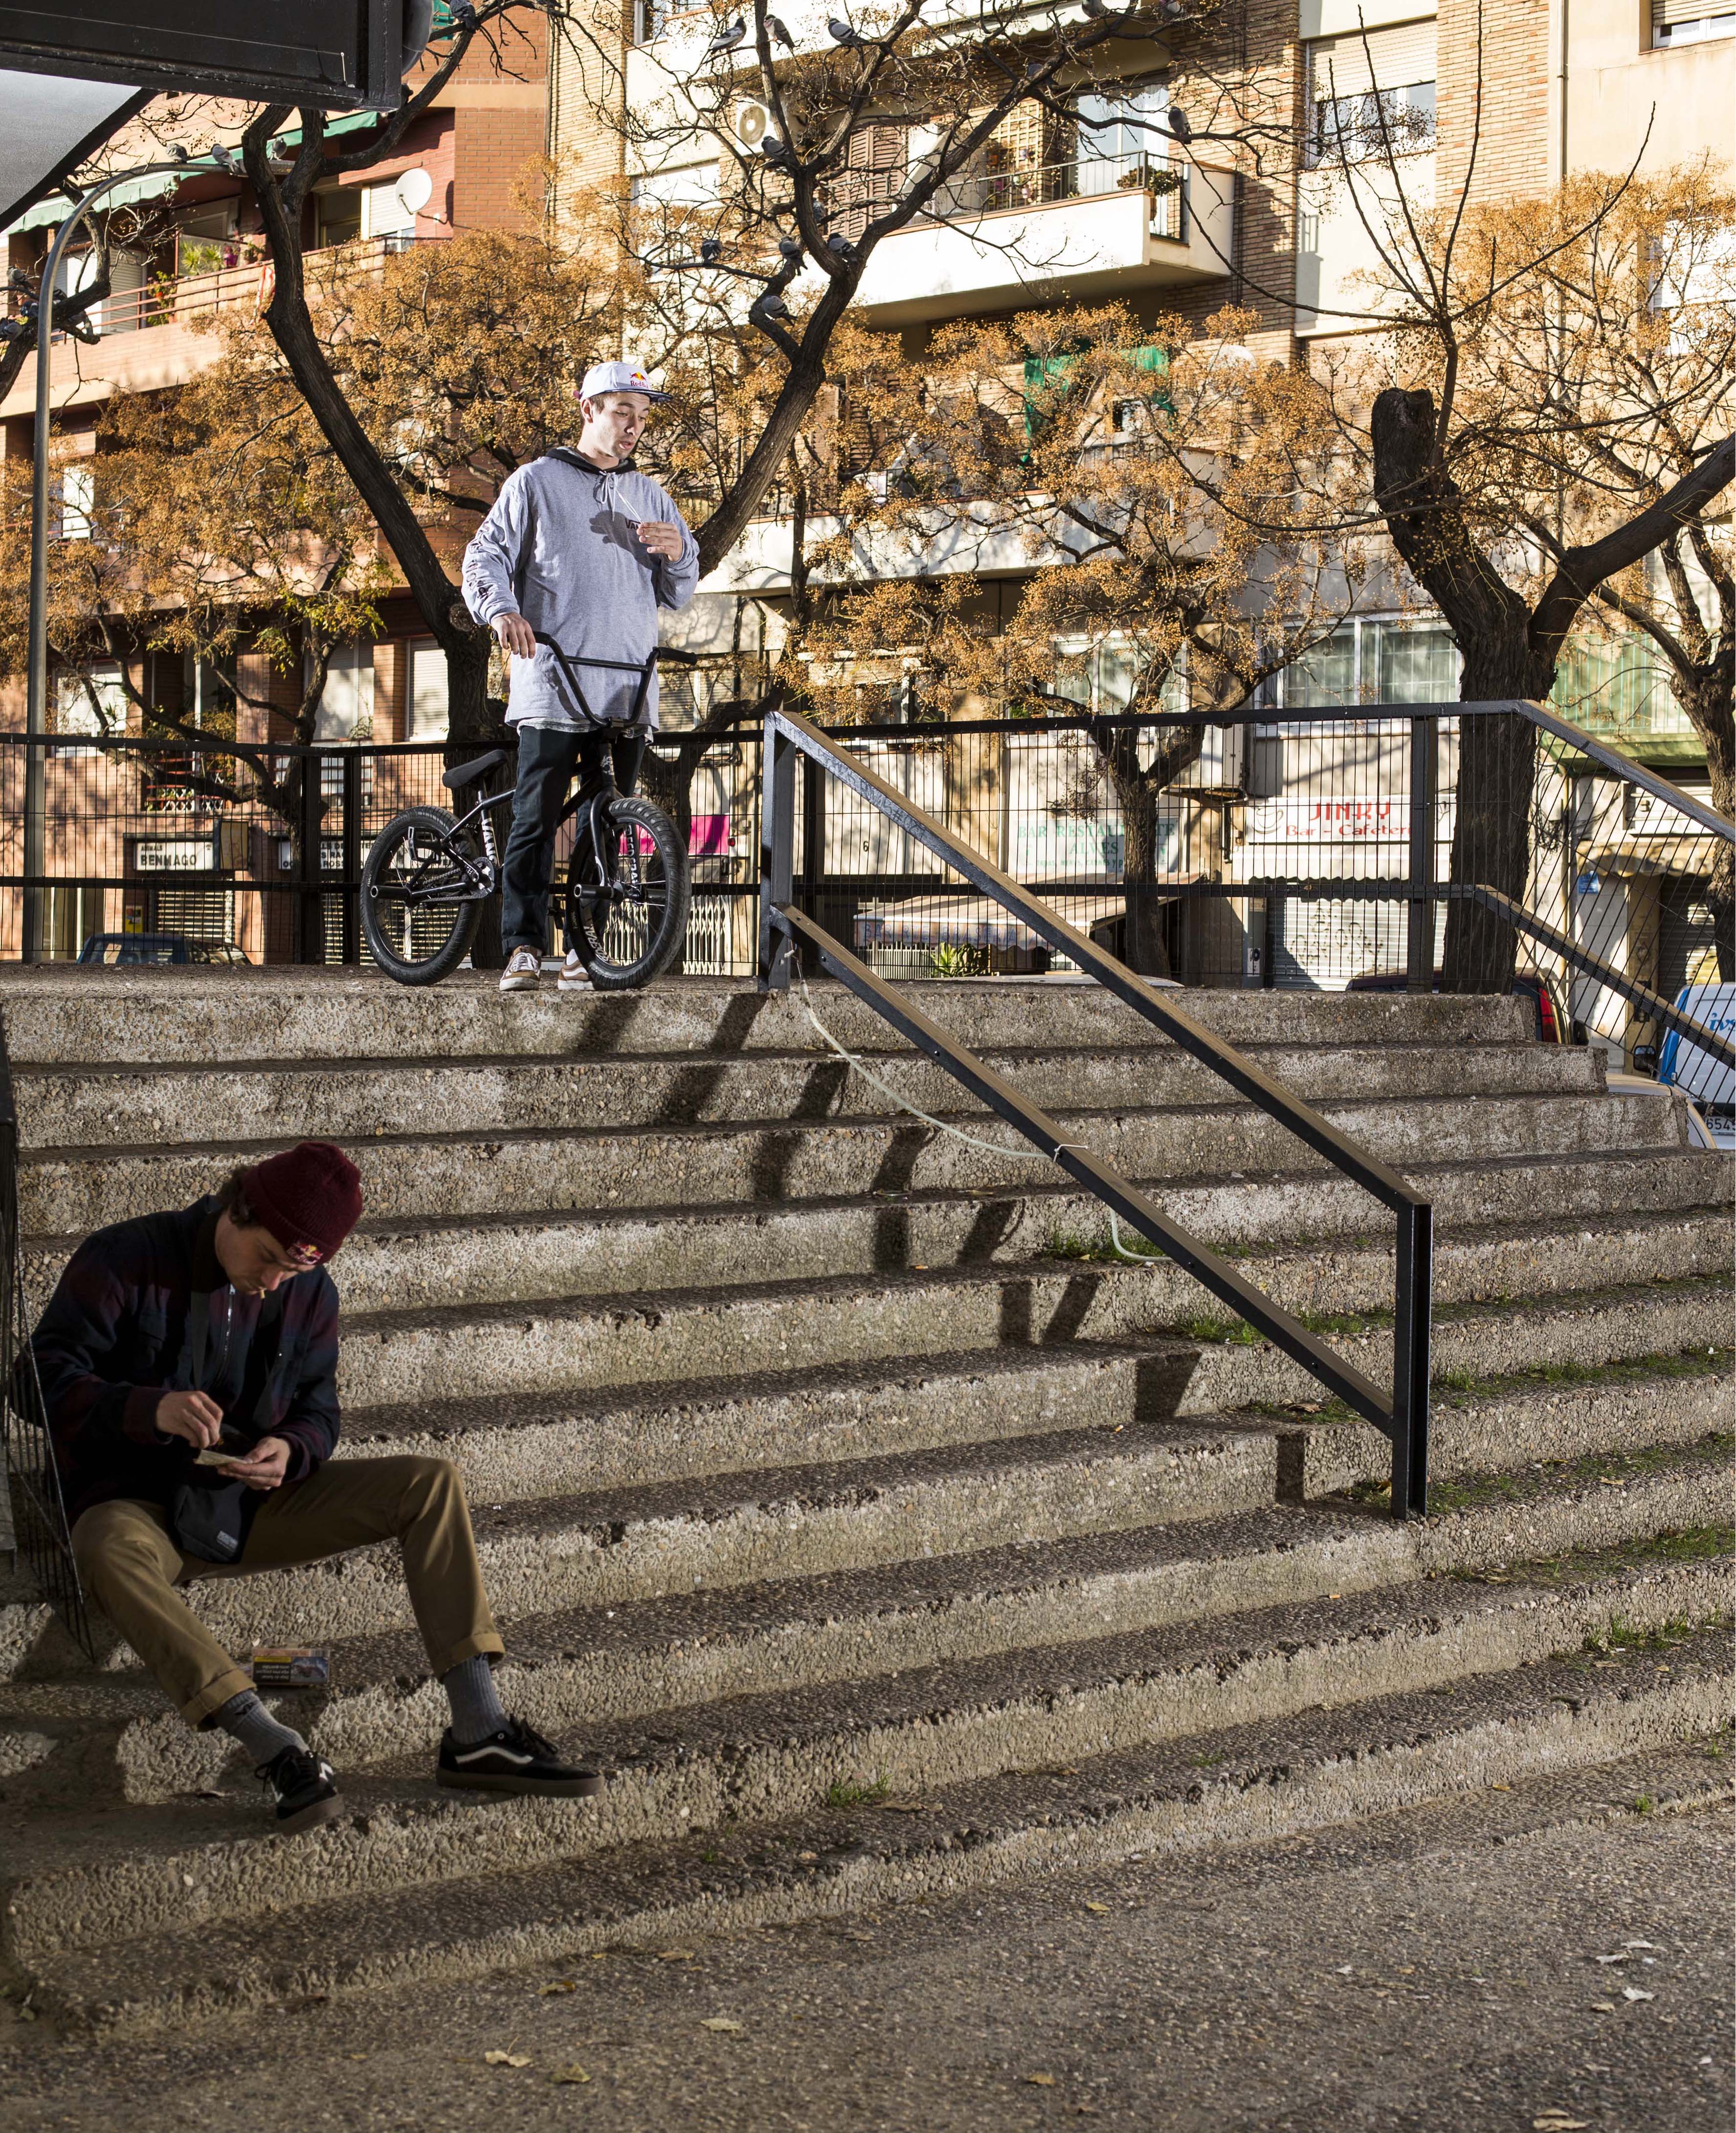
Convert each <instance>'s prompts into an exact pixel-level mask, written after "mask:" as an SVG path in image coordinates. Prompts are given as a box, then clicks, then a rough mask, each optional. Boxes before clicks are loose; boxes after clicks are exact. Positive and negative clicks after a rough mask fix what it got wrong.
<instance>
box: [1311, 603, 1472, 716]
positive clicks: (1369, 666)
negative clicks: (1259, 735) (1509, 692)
mask: <svg viewBox="0 0 1736 2133" xmlns="http://www.w3.org/2000/svg"><path fill="white" fill-rule="evenodd" d="M1280 681H1281V684H1282V692H1283V700H1284V701H1285V702H1286V704H1306V705H1315V706H1324V705H1333V704H1343V705H1347V706H1349V705H1355V704H1358V703H1381V704H1450V703H1455V702H1456V701H1458V696H1459V654H1458V651H1457V649H1456V648H1455V645H1454V643H1453V637H1452V633H1451V631H1450V630H1449V629H1448V628H1446V627H1445V624H1440V623H1407V622H1397V621H1392V622H1347V623H1345V624H1344V625H1343V627H1342V628H1338V629H1335V630H1334V632H1333V633H1332V634H1331V636H1330V637H1329V638H1326V639H1325V642H1324V643H1320V644H1316V645H1315V646H1314V647H1313V648H1312V649H1311V650H1310V651H1308V652H1304V653H1303V655H1302V657H1301V658H1300V659H1298V660H1297V661H1296V664H1295V665H1294V666H1293V667H1288V668H1287V669H1286V671H1285V672H1284V673H1283V674H1282V676H1280Z"/></svg>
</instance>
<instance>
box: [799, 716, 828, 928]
mask: <svg viewBox="0 0 1736 2133" xmlns="http://www.w3.org/2000/svg"><path fill="white" fill-rule="evenodd" d="M801 778H802V784H801V908H802V910H803V911H804V912H805V913H806V915H807V916H808V917H810V918H811V919H813V920H814V921H815V922H816V923H818V922H819V918H820V874H821V872H822V871H823V869H824V868H825V851H826V774H825V771H824V770H822V769H821V768H820V765H819V764H818V763H810V762H809V761H808V760H807V758H805V757H804V758H802V763H801Z"/></svg>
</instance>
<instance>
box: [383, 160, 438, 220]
mask: <svg viewBox="0 0 1736 2133" xmlns="http://www.w3.org/2000/svg"><path fill="white" fill-rule="evenodd" d="M393 190H395V191H396V192H397V197H398V205H399V206H400V207H402V209H403V210H404V212H405V213H406V214H421V211H422V209H424V208H425V207H426V206H427V205H428V203H429V201H430V200H432V199H433V198H434V181H433V179H432V178H430V176H429V175H428V173H427V172H426V171H405V173H404V175H403V176H402V177H401V178H400V179H399V180H398V181H397V185H396V186H395V187H394V189H393Z"/></svg>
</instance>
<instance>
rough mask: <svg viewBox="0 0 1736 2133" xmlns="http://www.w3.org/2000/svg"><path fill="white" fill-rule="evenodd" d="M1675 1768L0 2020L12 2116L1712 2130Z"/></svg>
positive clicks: (1712, 1754) (1210, 2131)
mask: <svg viewBox="0 0 1736 2133" xmlns="http://www.w3.org/2000/svg"><path fill="white" fill-rule="evenodd" d="M1692 1752H1693V1753H1695V1754H1699V1753H1700V1751H1692ZM1696 1767H1697V1768H1698V1769H1699V1770H1700V1771H1701V1772H1703V1775H1701V1776H1700V1777H1698V1778H1697V1779H1696V1780H1695V1782H1692V1783H1690V1784H1686V1786H1684V1785H1680V1784H1678V1785H1673V1786H1670V1785H1664V1786H1660V1789H1659V1791H1658V1792H1657V1794H1655V1795H1654V1794H1651V1793H1648V1792H1647V1791H1645V1790H1643V1789H1641V1788H1643V1787H1644V1786H1646V1785H1647V1784H1659V1779H1658V1776H1657V1769H1656V1767H1655V1760H1654V1765H1653V1766H1651V1767H1649V1768H1648V1767H1642V1763H1641V1762H1640V1761H1636V1763H1635V1764H1633V1765H1607V1766H1605V1767H1604V1769H1600V1770H1593V1771H1582V1772H1574V1773H1568V1774H1565V1775H1562V1776H1559V1777H1556V1778H1551V1779H1541V1780H1538V1781H1536V1783H1534V1784H1529V1785H1526V1786H1522V1787H1520V1788H1517V1789H1516V1790H1515V1791H1513V1792H1512V1793H1505V1794H1503V1793H1495V1792H1488V1793H1483V1794H1471V1795H1469V1796H1467V1797H1465V1798H1461V1799H1458V1800H1455V1801H1451V1802H1448V1803H1442V1804H1439V1805H1435V1806H1433V1807H1430V1808H1421V1809H1416V1810H1412V1811H1411V1812H1409V1813H1402V1814H1395V1815H1392V1816H1388V1817H1387V1818H1383V1819H1381V1820H1379V1821H1375V1822H1366V1823H1362V1824H1359V1825H1356V1826H1354V1827H1344V1828H1340V1829H1334V1830H1329V1831H1325V1832H1318V1833H1316V1834H1315V1835H1313V1836H1311V1837H1296V1838H1289V1839H1286V1840H1283V1841H1280V1842H1271V1843H1267V1844H1262V1845H1254V1846H1243V1847H1238V1848H1235V1849H1233V1850H1206V1851H1196V1852H1193V1853H1190V1854H1186V1855H1181V1856H1167V1857H1153V1858H1145V1859H1140V1860H1134V1861H1128V1862H1126V1863H1125V1864H1123V1865H1122V1866H1118V1867H1116V1868H1113V1869H1093V1870H1090V1871H1077V1872H1072V1873H1069V1874H1065V1875H1048V1876H1044V1877H1039V1878H1034V1879H1032V1880H1028V1881H1025V1882H1022V1883H1018V1884H1012V1885H1003V1886H1001V1887H998V1888H994V1889H991V1890H986V1891H984V1890H974V1891H972V1892H971V1893H969V1895H960V1896H959V1897H957V1898H954V1899H936V1900H933V1901H930V1902H926V1903H911V1904H899V1905H896V1906H887V1907H885V1908H882V1909H880V1910H879V1911H878V1912H876V1913H874V1914H872V1915H860V1914H858V1915H854V1916H850V1917H846V1918H840V1919H836V1920H828V1921H825V1922H822V1923H817V1924H803V1925H800V1926H795V1927H790V1928H777V1929H767V1930H759V1931H755V1932H753V1933H743V1934H740V1935H736V1936H732V1937H730V1938H721V1939H717V1940H713V1941H699V1942H696V1943H693V1944H692V1945H690V1946H684V1947H682V1948H663V1949H659V1948H631V1949H629V1948H623V1949H618V1950H613V1951H610V1952H607V1953H604V1954H603V1955H602V1956H600V1957H583V1958H581V1959H576V1960H575V1961H574V1962H572V1963H570V1964H569V1965H567V1966H565V1967H542V1968H539V1969H537V1970H535V1971H529V1972H517V1973H512V1974H498V1975H496V1976H494V1977H490V1978H488V1979H484V1980H483V1981H478V1982H475V1983H470V1984H463V1985H457V1986H453V1985H444V1986H430V1985H426V1984H424V1985H419V1986H415V1987H406V1988H405V1989H404V1990H402V1991H398V1992H396V1993H389V1994H377V1995H374V1996H369V1997H367V1998H359V1999H356V2000H353V2001H344V2000H334V2001H331V2002H329V2003H326V2002H318V2003H309V2002H305V2001H303V2002H300V2003H296V2002H291V2003H286V2004H285V2005H281V2006H279V2007H277V2008H276V2009H274V2010H271V2011H269V2012H268V2013H267V2014H265V2015H254V2016H253V2017H252V2018H251V2019H249V2020H247V2021H246V2022H245V2023H243V2021H241V2020H239V2019H237V2020H233V2021H231V2022H228V2023H225V2022H214V2023H212V2024H209V2025H204V2026H203V2027H201V2028H200V2029H196V2030H189V2031H186V2032H184V2033H180V2034H174V2033H170V2034H164V2033H161V2032H159V2033H153V2034H148V2035H145V2036H142V2037H137V2038H130V2039H94V2040H93V2039H89V2038H82V2039H80V2038H65V2037H61V2036H59V2035H57V2034H55V2032H54V2031H53V2029H52V2028H51V2026H50V2025H49V2024H47V2023H46V2022H32V2021H31V2020H29V2019H28V2018H27V2015H25V2014H23V2013H22V2012H21V2010H20V2009H19V2008H18V2006H17V2002H16V2001H7V2003H5V2008H4V2013H3V2015H0V2097H4V2098H5V2099H6V2100H5V2101H4V2102H0V2126H4V2128H5V2129H6V2133H37V2129H46V2128H50V2127H65V2126H74V2127H87V2126H88V2127H91V2128H96V2127H99V2126H100V2127H103V2128H104V2129H107V2128H108V2127H111V2126H113V2125H115V2124H116V2123H123V2124H125V2125H126V2126H127V2127H128V2128H129V2133H155V2129H157V2128H165V2129H168V2128H174V2129H182V2128H185V2129H192V2133H204V2129H207V2128H209V2129H212V2133H216V2129H219V2128H221V2129H224V2133H233V2129H234V2128H235V2127H237V2126H244V2127H248V2128H249V2129H257V2133H276V2130H277V2129H278V2128H290V2127H303V2126H306V2127H327V2126H330V2127H368V2128H374V2127H380V2128H385V2127H416V2128H419V2129H420V2128H446V2127H454V2128H455V2127H462V2126H474V2125H482V2126H486V2128H487V2129H488V2133H516V2129H521V2128H522V2129H536V2133H541V2129H544V2128H554V2127H561V2128H565V2127H573V2126H583V2127H585V2128H587V2129H589V2128H596V2129H604V2130H605V2133H677V2129H679V2133H712V2129H715V2133H784V2129H788V2133H839V2129H840V2128H848V2127H851V2126H863V2127H874V2128H882V2127H884V2128H889V2129H898V2133H903V2130H904V2129H909V2133H1024V2129H1027V2128H1030V2129H1041V2128H1049V2127H1057V2126H1075V2125H1094V2124H1100V2125H1103V2126H1123V2127H1137V2128H1140V2129H1142V2133H1146V2130H1147V2129H1149V2130H1150V2133H1170V2129H1175V2133H1196V2129H1197V2133H1243V2129H1249V2130H1250V2133H1251V2129H1256V2128H1258V2129H1260V2133H1302V2129H1307V2133H1314V2129H1320V2133H1327V2129H1332V2133H1342V2129H1363V2128H1373V2129H1381V2133H1385V2130H1386V2129H1388V2128H1391V2129H1407V2130H1408V2129H1411V2128H1416V2129H1419V2133H1421V2129H1427V2133H1508V2129H1513V2133H1520V2129H1529V2130H1531V2133H1574V2129H1576V2128H1585V2129H1587V2133H1653V2129H1656V2133H1702V2130H1704V2133H1714V2129H1715V2133H1728V2129H1729V2126H1730V2125H1731V2123H1732V2117H1733V2111H1732V2089H1731V2061H1730V2049H1729V2047H1730V2035H1729V2030H1730V1982H1731V1955H1730V1945H1729V1943H1730V1924H1731V1903H1730V1891H1731V1864H1732V1861H1731V1851H1732V1832H1731V1818H1730V1813H1729V1806H1728V1803H1727V1801H1725V1800H1724V1798H1722V1797H1721V1796H1720V1795H1719V1794H1717V1793H1715V1792H1712V1793H1710V1794H1709V1788H1710V1787H1712V1786H1715V1785H1717V1784H1719V1783H1720V1782H1721V1780H1722V1779H1723V1778H1724V1775H1725V1774H1728V1772H1729V1769H1730V1768H1731V1765H1730V1760H1729V1756H1728V1753H1727V1752H1726V1754H1725V1755H1724V1758H1723V1760H1722V1761H1721V1764H1720V1761H1719V1756H1718V1752H1717V1750H1715V1749H1714V1750H1710V1751H1706V1752H1705V1755H1704V1760H1703V1761H1702V1762H1701V1763H1700V1765H1698V1766H1695V1765H1693V1764H1692V1763H1691V1762H1690V1761H1689V1760H1687V1759H1686V1758H1684V1757H1683V1756H1677V1757H1676V1758H1675V1759H1674V1764H1673V1768H1674V1769H1675V1771H1676V1774H1677V1775H1678V1776H1679V1775H1680V1774H1681V1771H1682V1769H1685V1768H1686V1769H1689V1770H1690V1774H1692V1773H1693V1772H1694V1771H1695V1769H1696ZM1672 1793H1673V1794H1674V1797H1673V1798H1671V1797H1668V1796H1667V1795H1669V1794H1672ZM1600 1958H1602V1959H1601V1960H1600Z"/></svg>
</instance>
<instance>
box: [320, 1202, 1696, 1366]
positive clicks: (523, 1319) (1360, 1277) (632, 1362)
mask: <svg viewBox="0 0 1736 2133" xmlns="http://www.w3.org/2000/svg"><path fill="white" fill-rule="evenodd" d="M1728 1258H1729V1218H1728V1216H1726V1215H1725V1214H1724V1213H1723V1212H1722V1211H1718V1210H1690V1211H1687V1212H1686V1213H1683V1214H1669V1215H1657V1216H1629V1217H1622V1216H1606V1217H1604V1218H1602V1219H1601V1220H1599V1221H1595V1222H1592V1221H1587V1222H1581V1223H1527V1224H1519V1225H1488V1226H1487V1227H1483V1228H1479V1229H1471V1230H1461V1231H1459V1232H1456V1233H1455V1234H1452V1235H1449V1236H1448V1237H1446V1238H1445V1240H1443V1241H1442V1243H1441V1245H1440V1247H1439V1249H1437V1251H1436V1254H1435V1298H1436V1299H1437V1304H1438V1307H1440V1308H1446V1307H1450V1306H1451V1305H1453V1304H1455V1303H1458V1302H1470V1301H1484V1300H1492V1299H1493V1300H1499V1299H1502V1298H1512V1299H1517V1298H1529V1297H1532V1296H1536V1297H1548V1296H1551V1295H1553V1294H1560V1293H1567V1292H1570V1291H1572V1290H1575V1289H1589V1288H1608V1287H1616V1286H1620V1285H1623V1283H1625V1282H1627V1281H1628V1280H1629V1279H1631V1278H1632V1277H1633V1274H1635V1273H1636V1272H1637V1271H1639V1270H1640V1269H1644V1270H1645V1271H1646V1272H1647V1274H1649V1275H1651V1277H1652V1278H1654V1279H1670V1278H1681V1277H1684V1276H1695V1275H1703V1276H1709V1277H1715V1276H1716V1275H1718V1274H1719V1273H1721V1272H1722V1271H1723V1270H1724V1267H1725V1266H1726V1265H1727V1264H1728ZM1240 1264H1241V1266H1242V1268H1243V1271H1245V1272H1246V1274H1248V1278H1250V1280H1252V1281H1253V1283H1255V1284H1256V1285H1257V1286H1258V1288H1260V1289H1261V1290H1262V1292H1263V1293H1266V1294H1267V1295H1268V1296H1271V1297H1272V1298H1275V1299H1276V1300H1277V1302H1280V1303H1282V1304H1283V1305H1284V1306H1285V1307H1286V1308H1288V1309H1289V1310H1291V1311H1292V1312H1297V1313H1300V1314H1311V1313H1326V1314H1330V1316H1331V1317H1334V1318H1337V1317H1342V1316H1343V1315H1344V1314H1346V1313H1354V1312H1368V1311H1376V1312H1383V1311H1386V1310H1388V1309H1390V1307H1391V1304H1392V1254H1391V1249H1390V1247H1389V1246H1388V1245H1387V1244H1386V1242H1385V1240H1383V1239H1379V1238H1378V1237H1377V1239H1376V1240H1373V1241H1371V1240H1369V1239H1368V1238H1366V1237H1354V1238H1341V1239H1334V1240H1322V1241H1319V1242H1316V1243H1315V1244H1313V1245H1303V1246H1301V1247H1298V1248H1296V1249H1287V1250H1286V1249H1278V1248H1272V1247H1262V1248H1260V1249H1256V1250H1252V1251H1249V1252H1248V1253H1247V1254H1245V1255H1244V1256H1243V1259H1241V1261H1240ZM1227 1317H1228V1314H1227V1313H1226V1312H1224V1308H1223V1307H1222V1306H1220V1305H1219V1304H1217V1303H1216V1302H1214V1300H1213V1299H1212V1298H1210V1297H1209V1295H1208V1294H1207V1293H1206V1292H1205V1291H1204V1290H1203V1289H1201V1288H1200V1285H1199V1284H1198V1283H1196V1282H1195V1280H1194V1279H1193V1278H1192V1277H1191V1276H1190V1275H1189V1274H1185V1272H1183V1270H1182V1269H1181V1268H1180V1266H1179V1265H1177V1264H1176V1262H1174V1261H1173V1260H1170V1259H1160V1260H1157V1261H1155V1262H1154V1263H1153V1264H1151V1265H1149V1266H1133V1265H1129V1264H1125V1263H1121V1262H1117V1263H1115V1264H1103V1263H1101V1262H1096V1261H1090V1262H1077V1261H1071V1262H1070V1261H1066V1260H1058V1259H1051V1260H1047V1261H1033V1262H1029V1263H1027V1264H1023V1265H1016V1266H1010V1267H1000V1266H995V1265H992V1264H991V1265H988V1266H979V1265H970V1266H964V1267H959V1268H952V1269H927V1270H922V1271H916V1270H912V1271H911V1272H909V1273H905V1274H899V1273H896V1272H884V1273H880V1274H865V1275H839V1276H836V1277H834V1278H827V1279H819V1280H805V1281H795V1282H774V1283H738V1284H737V1285H735V1286H734V1287H731V1288H703V1289H700V1288H686V1289H666V1290H662V1291H652V1292H649V1293H645V1292H642V1293H638V1294H619V1295H611V1296H604V1297H586V1296H574V1297H566V1298H545V1299H538V1300H531V1301H525V1302H506V1303H488V1304H476V1305H464V1306H459V1307H452V1308H448V1309H431V1310H421V1311H415V1310H411V1311H378V1312H353V1313H347V1314H346V1317H345V1323H344V1348H343V1353H342V1355H341V1358H340V1360H339V1372H338V1384H339V1392H340V1394H341V1395H342V1398H343V1400H344V1406H345V1408H361V1407H384V1406H402V1405H406V1404H420V1403H425V1402H439V1401H441V1400H444V1399H450V1396H451V1392H452V1388H453V1387H454V1385H464V1386H466V1387H468V1388H469V1389H470V1392H471V1396H472V1397H474V1398H489V1397H494V1396H515V1395H526V1394H529V1395H536V1394H548V1393H551V1392H555V1391H561V1392H569V1393H575V1392H578V1391H579V1390H581V1389H592V1390H595V1389H601V1388H602V1387H604V1386H608V1385H613V1386H626V1385H631V1384H652V1383H658V1384H668V1383H671V1382H674V1381H678V1380H681V1379H715V1378H719V1377H735V1376H752V1375H758V1374H759V1373H761V1372H763V1371H766V1370H780V1371H781V1370H804V1369H817V1368H820V1367H823V1366H826V1365H839V1364H857V1363H867V1362H873V1361H879V1360H886V1359H889V1358H898V1359H901V1360H909V1359H911V1358H912V1357H916V1356H919V1355H956V1354H957V1353H959V1351H963V1350H967V1349H970V1348H973V1347H979V1348H993V1347H1000V1346H1013V1347H1020V1348H1042V1347H1056V1346H1061V1345H1063V1344H1065V1343H1067V1342H1070V1341H1080V1340H1090V1341H1125V1340H1128V1339H1132V1338H1136V1337H1139V1336H1147V1335H1150V1334H1152V1333H1154V1332H1161V1331H1176V1330H1182V1331H1185V1330H1187V1329H1188V1328H1190V1327H1193V1326H1195V1325H1196V1324H1200V1323H1205V1324H1207V1325H1209V1324H1211V1323H1212V1322H1223V1321H1224V1320H1226V1319H1227Z"/></svg>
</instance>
